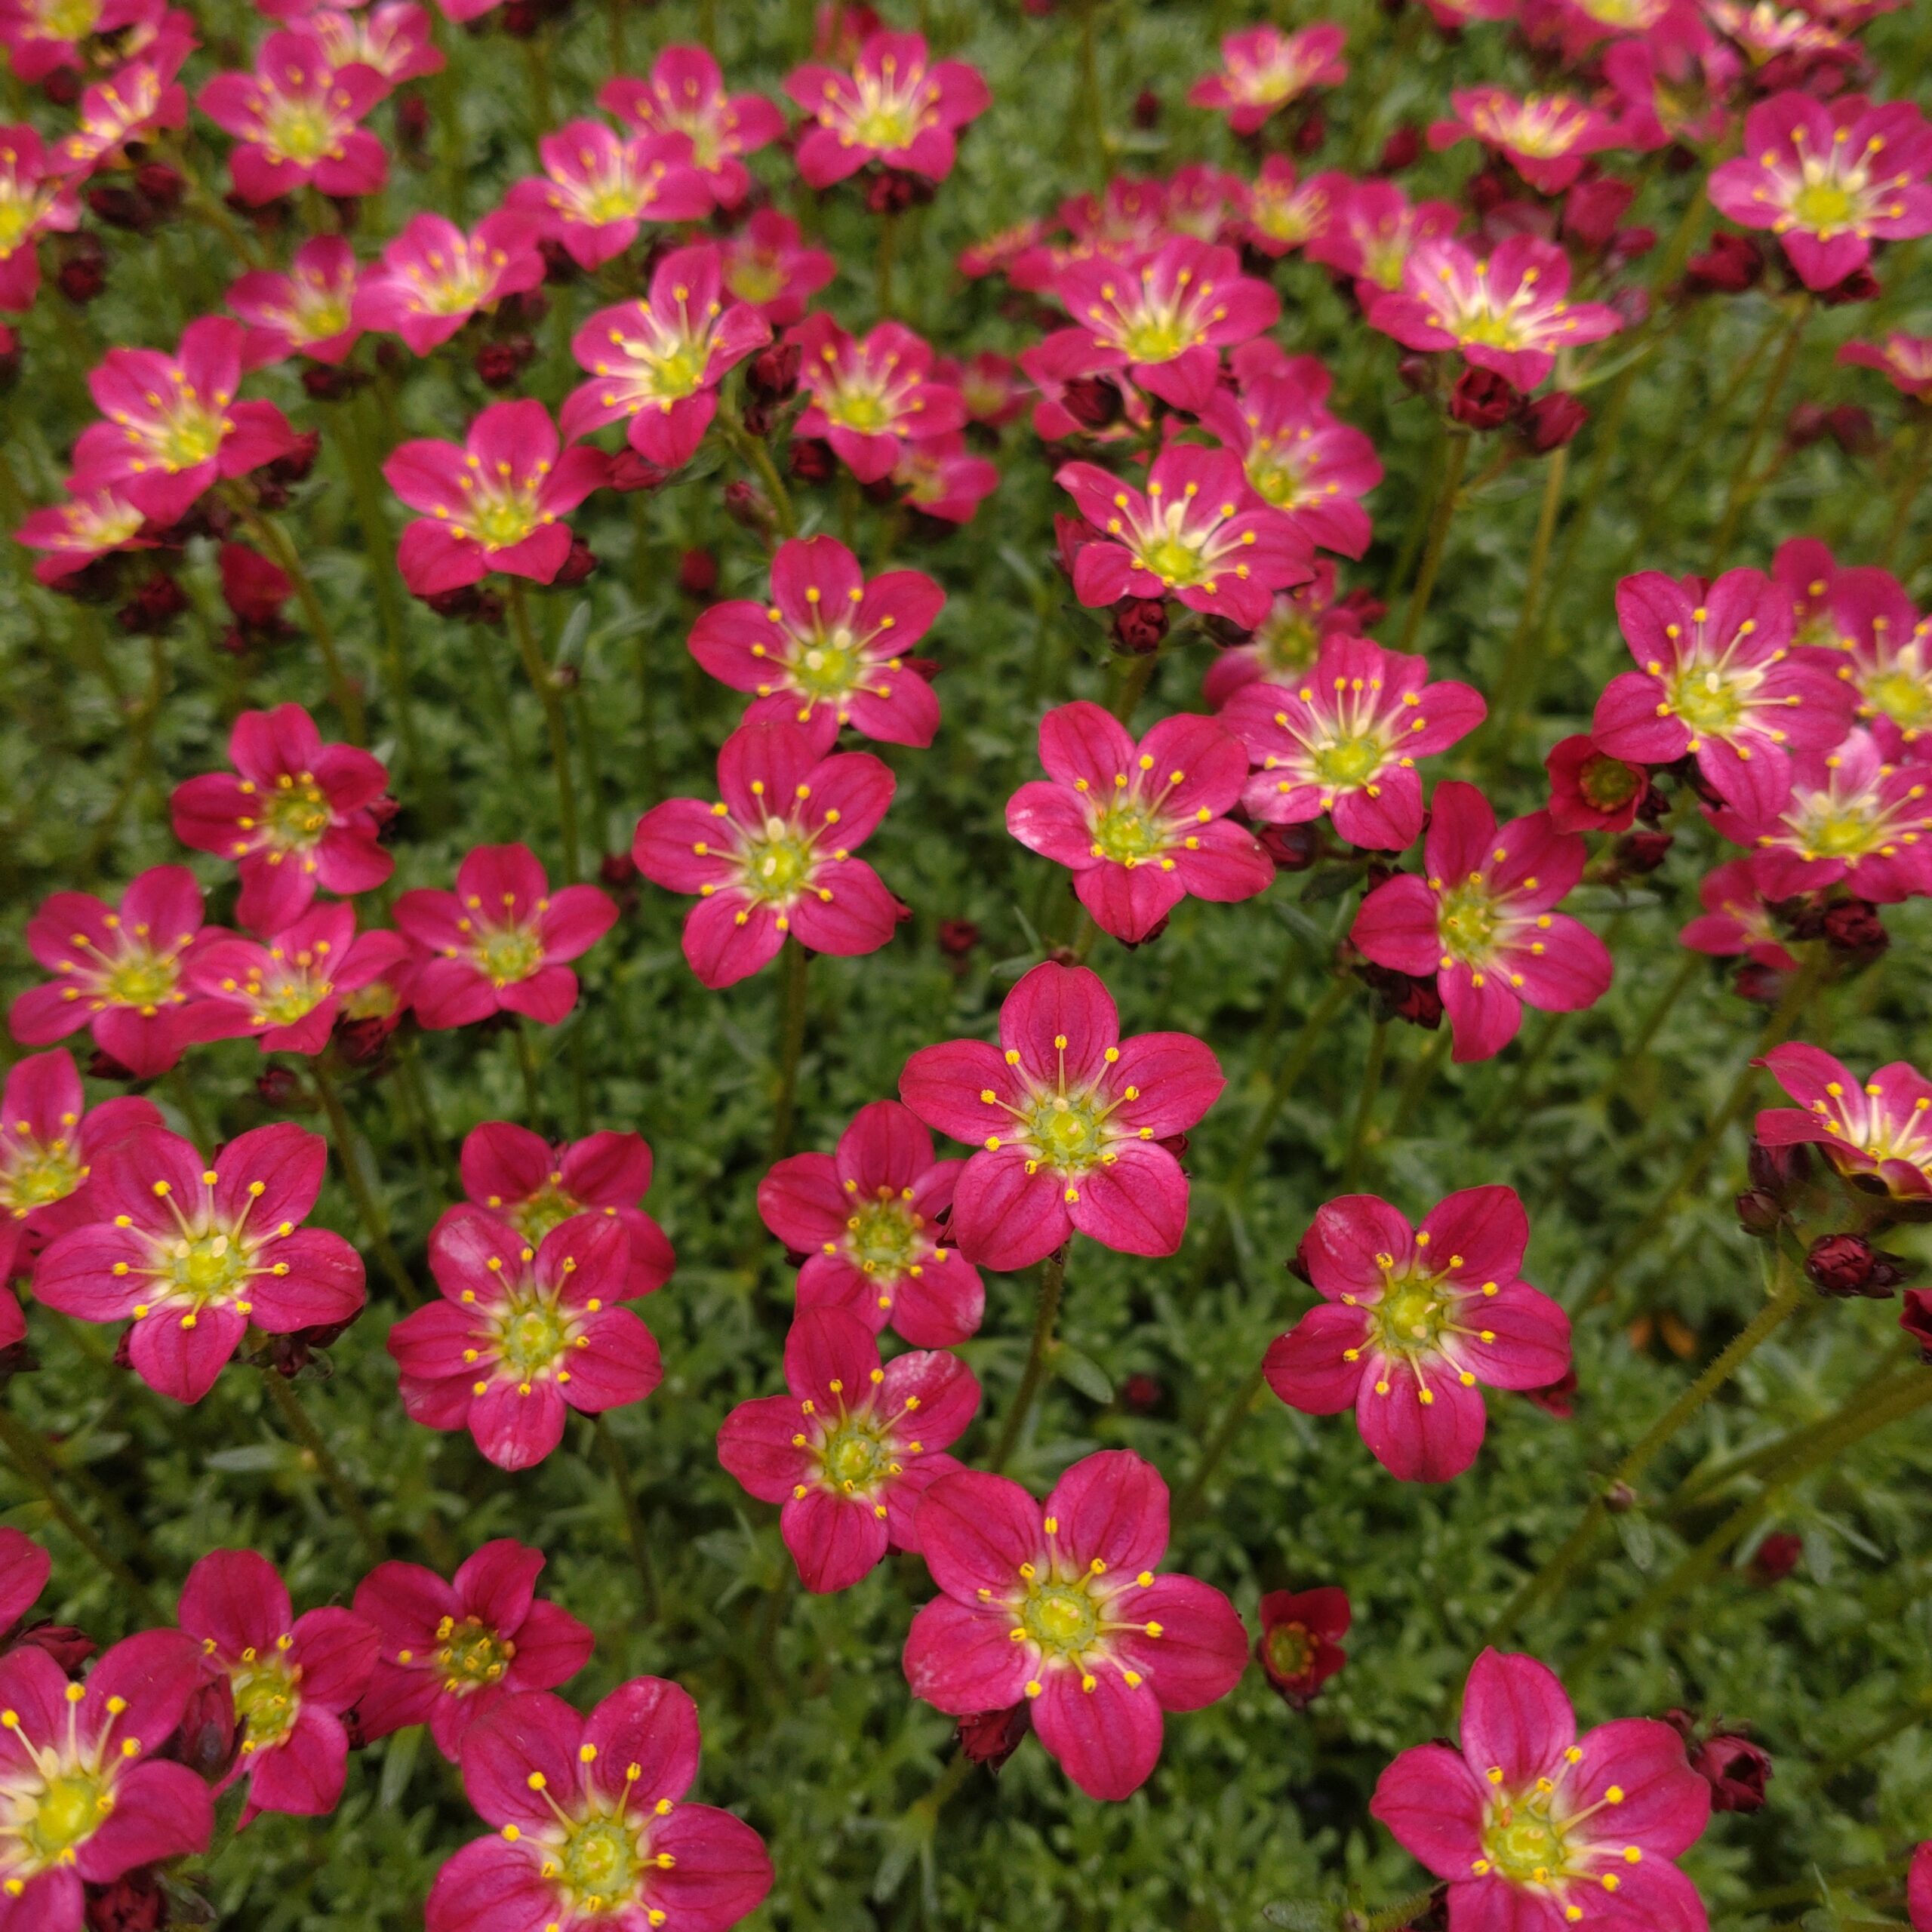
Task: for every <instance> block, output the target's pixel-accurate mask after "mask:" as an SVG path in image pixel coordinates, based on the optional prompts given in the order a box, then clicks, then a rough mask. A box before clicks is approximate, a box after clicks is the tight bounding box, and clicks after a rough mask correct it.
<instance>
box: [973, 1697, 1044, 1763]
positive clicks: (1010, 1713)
mask: <svg viewBox="0 0 1932 1932" xmlns="http://www.w3.org/2000/svg"><path fill="white" fill-rule="evenodd" d="M1032 1727H1033V1720H1032V1713H1031V1712H1030V1711H1029V1709H1028V1707H1027V1706H1026V1705H1025V1704H1023V1703H1021V1704H1014V1705H1013V1706H1011V1707H1010V1708H1009V1709H1006V1710H1003V1711H981V1712H980V1713H979V1714H978V1715H977V1716H974V1717H970V1718H961V1719H960V1720H959V1729H958V1733H957V1736H958V1740H959V1748H960V1749H961V1750H962V1751H963V1752H965V1754H966V1755H967V1756H968V1758H971V1760H972V1761H973V1762H974V1764H983V1765H985V1766H986V1768H987V1770H989V1771H996V1770H998V1769H999V1767H1001V1765H1002V1764H1004V1763H1005V1762H1006V1761H1007V1759H1008V1758H1010V1757H1011V1756H1012V1755H1013V1754H1014V1752H1016V1751H1017V1750H1018V1749H1020V1746H1021V1745H1022V1744H1023V1743H1025V1742H1026V1734H1027V1733H1028V1732H1029V1730H1032Z"/></svg>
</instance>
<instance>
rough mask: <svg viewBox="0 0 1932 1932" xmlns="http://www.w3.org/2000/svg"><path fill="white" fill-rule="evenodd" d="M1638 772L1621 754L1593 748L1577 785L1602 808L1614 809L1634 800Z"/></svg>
mask: <svg viewBox="0 0 1932 1932" xmlns="http://www.w3.org/2000/svg"><path fill="white" fill-rule="evenodd" d="M1637 783H1638V774H1636V773H1635V772H1634V771H1632V770H1631V768H1629V766H1628V765H1627V764H1625V763H1624V762H1623V760H1622V759H1621V758H1611V757H1610V756H1608V755H1607V754H1606V753H1604V752H1592V754H1591V755H1590V756H1589V757H1588V758H1586V759H1585V760H1584V761H1583V767H1582V768H1581V769H1580V771H1578V772H1577V790H1578V791H1580V792H1582V793H1583V796H1584V797H1585V798H1587V799H1588V800H1589V802H1590V803H1591V804H1593V805H1594V806H1595V807H1596V808H1597V810H1598V811H1600V812H1611V811H1616V810H1617V808H1618V807H1619V806H1620V805H1626V804H1629V802H1630V798H1631V795H1632V793H1633V792H1635V790H1636V789H1637Z"/></svg>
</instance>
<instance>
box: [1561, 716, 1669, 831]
mask: <svg viewBox="0 0 1932 1932" xmlns="http://www.w3.org/2000/svg"><path fill="white" fill-rule="evenodd" d="M1543 769H1544V770H1545V771H1547V772H1548V773H1549V822H1550V823H1551V824H1552V825H1553V826H1555V828H1556V829H1557V830H1558V832H1627V831H1628V830H1629V829H1630V827H1631V826H1632V824H1633V823H1635V820H1636V817H1637V808H1638V806H1640V805H1641V804H1643V802H1644V798H1645V797H1646V796H1647V795H1648V793H1649V791H1650V789H1651V775H1650V774H1649V773H1648V772H1647V771H1645V770H1644V768H1643V767H1642V766H1641V764H1632V763H1631V762H1630V761H1629V760H1628V759H1627V758H1617V757H1615V756H1614V755H1612V754H1611V753H1610V752H1607V751H1605V750H1604V749H1603V748H1602V746H1600V745H1599V744H1598V743H1597V742H1596V740H1595V739H1594V738H1592V737H1590V736H1589V734H1588V733H1587V732H1583V731H1579V732H1576V733H1574V734H1572V735H1571V737H1567V738H1559V739H1558V740H1557V741H1556V743H1555V744H1554V745H1552V746H1551V747H1550V749H1549V753H1548V755H1546V757H1545V758H1544V759H1543Z"/></svg>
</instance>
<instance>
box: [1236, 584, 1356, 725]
mask: <svg viewBox="0 0 1932 1932" xmlns="http://www.w3.org/2000/svg"><path fill="white" fill-rule="evenodd" d="M1377 610H1378V611H1379V610H1380V605H1377ZM1361 626H1362V616H1361V609H1360V607H1359V605H1358V602H1357V601H1356V599H1355V594H1354V593H1351V595H1349V597H1347V598H1338V597H1337V595H1336V582H1335V563H1334V558H1331V557H1317V558H1315V574H1314V575H1313V576H1312V577H1310V578H1309V580H1308V581H1307V582H1306V583H1298V584H1296V585H1294V586H1293V587H1292V588H1291V589H1287V590H1278V591H1277V592H1275V596H1274V599H1273V601H1272V602H1271V603H1270V604H1269V607H1268V614H1267V615H1266V617H1263V619H1262V620H1261V621H1260V623H1258V624H1257V625H1256V626H1255V627H1254V629H1253V631H1251V632H1250V633H1249V635H1248V638H1247V641H1246V642H1245V643H1244V644H1235V645H1229V647H1228V648H1226V650H1225V651H1221V652H1220V653H1219V654H1217V656H1216V657H1215V659H1214V662H1213V663H1211V664H1210V665H1209V666H1208V667H1207V672H1206V673H1205V675H1204V676H1203V677H1202V678H1201V697H1203V698H1204V699H1205V700H1207V703H1209V704H1211V705H1212V706H1214V709H1216V710H1217V711H1220V710H1221V709H1223V708H1224V707H1225V706H1226V704H1227V703H1228V700H1229V699H1230V698H1232V697H1233V696H1234V694H1235V692H1236V691H1239V690H1240V689H1241V688H1242V686H1243V685H1252V684H1266V685H1293V684H1294V683H1295V681H1297V679H1298V678H1302V677H1303V676H1305V675H1306V674H1307V672H1309V670H1310V669H1312V668H1313V666H1314V663H1315V659H1316V658H1317V657H1319V656H1320V655H1321V647H1322V645H1324V643H1325V642H1326V641H1327V639H1328V638H1329V637H1330V636H1331V635H1343V636H1359V635H1361Z"/></svg>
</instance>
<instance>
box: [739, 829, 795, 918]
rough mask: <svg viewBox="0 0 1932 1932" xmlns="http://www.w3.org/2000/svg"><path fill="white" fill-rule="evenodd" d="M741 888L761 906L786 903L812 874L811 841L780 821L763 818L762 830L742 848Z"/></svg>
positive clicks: (792, 898) (793, 897)
mask: <svg viewBox="0 0 1932 1932" xmlns="http://www.w3.org/2000/svg"><path fill="white" fill-rule="evenodd" d="M743 863H744V888H745V890H746V891H747V892H749V894H751V896H752V897H753V898H754V899H755V900H758V901H759V902H760V903H762V904H765V905H772V906H782V905H787V904H789V903H790V902H791V901H792V900H794V899H795V898H797V897H798V894H800V893H801V892H802V891H804V889H805V887H806V885H807V884H808V883H809V881H810V880H811V875H812V848H811V841H810V840H809V839H808V838H802V837H801V836H800V835H799V834H798V833H797V832H795V831H793V830H792V828H791V827H790V826H788V825H786V823H785V822H784V821H783V820H782V819H775V818H774V819H767V820H765V823H764V832H763V833H762V834H761V835H759V836H758V837H757V838H753V839H752V841H750V842H749V844H747V845H746V848H745V856H744V861H743Z"/></svg>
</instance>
